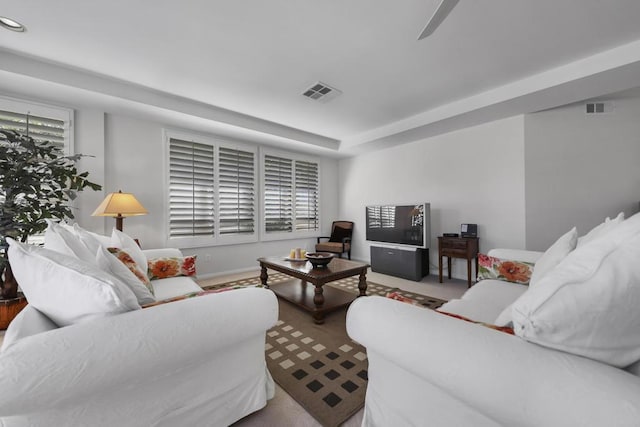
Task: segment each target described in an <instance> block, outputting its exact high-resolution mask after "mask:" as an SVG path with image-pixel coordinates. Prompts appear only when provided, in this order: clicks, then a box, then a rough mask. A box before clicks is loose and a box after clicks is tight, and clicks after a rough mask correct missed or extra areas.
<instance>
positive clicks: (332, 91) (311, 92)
mask: <svg viewBox="0 0 640 427" xmlns="http://www.w3.org/2000/svg"><path fill="white" fill-rule="evenodd" d="M341 94H342V92H341V91H340V90H338V89H336V88H335V87H331V86H329V85H327V84H325V83H322V82H317V83H315V84H314V85H313V86H311V87H310V88H308V89H307V90H305V91H304V92H302V96H306V97H307V98H309V99H314V100H316V101H320V102H328V101H331V100H332V99H333V98H335V97H336V96H339V95H341Z"/></svg>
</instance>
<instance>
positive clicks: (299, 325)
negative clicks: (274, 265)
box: [200, 271, 446, 427]
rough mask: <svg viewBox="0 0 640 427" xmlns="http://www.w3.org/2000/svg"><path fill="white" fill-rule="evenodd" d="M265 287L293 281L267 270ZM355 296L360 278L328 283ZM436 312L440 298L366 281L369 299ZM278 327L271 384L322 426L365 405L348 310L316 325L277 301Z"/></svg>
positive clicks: (270, 355)
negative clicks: (397, 299)
mask: <svg viewBox="0 0 640 427" xmlns="http://www.w3.org/2000/svg"><path fill="white" fill-rule="evenodd" d="M268 280H269V284H275V283H278V282H282V281H285V280H291V277H290V276H287V275H285V274H282V273H277V272H273V271H270V272H269V279H268ZM206 282H207V281H206V280H203V281H201V282H200V286H202V287H203V288H205V289H212V288H213V289H218V288H223V287H229V286H261V285H260V278H258V277H254V278H250V279H244V280H238V281H234V282H228V283H223V284H217V285H213V286H207V283H206ZM329 286H334V287H337V288H340V289H343V290H345V291H347V292H351V293H354V294H357V293H358V278H357V277H353V278H348V279H343V280H339V281H335V282H332V283H330V284H329ZM391 291H395V292H399V293H400V294H402V295H403V296H406V297H408V298H412V299H414V300H417V301H420V303H421V304H423V305H424V306H426V307H428V308H437V307H439V306H440V305H442V304H443V303H444V302H446V301H443V300H440V299H436V298H431V297H427V296H424V295H420V294H416V293H411V292H405V291H401V290H399V289H397V288H390V287H387V286H383V285H379V284H376V283H371V282H367V295H381V296H385V295H386V294H387V293H388V292H391ZM278 302H279V309H280V315H279V320H278V323H277V324H276V326H274V327H273V328H271V329H270V330H269V331H268V332H267V342H266V347H265V350H266V353H265V354H266V360H267V366H268V367H269V371H270V372H271V374H272V376H273V378H274V380H275V381H276V382H277V383H278V384H279V385H280V387H282V389H284V390H285V391H286V392H287V393H288V394H289V395H290V396H291V397H292V398H294V399H295V400H296V401H297V402H298V403H300V404H301V405H302V406H303V407H304V408H305V409H306V410H307V412H309V413H310V414H311V415H312V416H313V417H314V418H315V419H316V420H318V422H320V424H322V425H323V426H325V427H333V426H339V425H340V424H342V423H344V422H345V421H346V420H347V419H349V418H350V417H351V416H352V415H353V414H355V413H356V412H357V411H358V410H360V408H362V406H363V405H364V398H365V391H366V388H367V368H368V361H367V354H366V350H365V348H364V347H362V346H361V345H359V344H358V343H356V342H354V341H352V340H351V338H349V336H348V335H347V332H346V328H345V318H346V308H345V309H341V310H337V311H335V312H333V313H328V314H327V315H326V317H325V323H324V324H322V325H316V324H315V323H314V322H313V318H312V316H311V314H310V313H308V312H306V311H304V310H302V309H300V308H298V307H296V306H294V305H293V304H290V303H288V302H286V301H283V300H279V301H278Z"/></svg>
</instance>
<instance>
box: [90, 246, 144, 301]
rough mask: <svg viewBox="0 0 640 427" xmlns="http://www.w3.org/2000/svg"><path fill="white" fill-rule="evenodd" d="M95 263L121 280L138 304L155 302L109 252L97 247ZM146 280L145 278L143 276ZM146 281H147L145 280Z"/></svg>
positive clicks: (136, 279)
mask: <svg viewBox="0 0 640 427" xmlns="http://www.w3.org/2000/svg"><path fill="white" fill-rule="evenodd" d="M96 262H97V264H98V267H100V268H101V269H103V270H104V271H106V272H107V273H110V274H112V275H113V276H115V277H117V278H118V279H120V280H122V282H123V283H124V284H125V285H127V286H128V287H129V289H131V291H133V293H134V294H135V296H136V299H137V300H138V304H140V305H144V304H150V303H152V302H155V300H156V299H155V298H154V297H153V294H151V291H150V290H149V289H148V288H147V287H146V286H145V285H144V284H143V283H142V282H141V281H140V279H138V278H137V277H136V275H135V274H133V273H132V272H131V270H129V268H127V266H126V265H124V264H123V263H122V261H120V260H119V259H118V258H116V257H115V256H113V254H111V253H109V251H108V250H107V249H106V248H104V247H102V246H99V247H98V248H97V253H96ZM143 277H144V278H145V279H146V276H143ZM147 280H148V279H147Z"/></svg>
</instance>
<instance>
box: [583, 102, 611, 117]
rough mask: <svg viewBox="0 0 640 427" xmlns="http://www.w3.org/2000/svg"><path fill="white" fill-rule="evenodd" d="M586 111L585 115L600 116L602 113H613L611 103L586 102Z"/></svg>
mask: <svg viewBox="0 0 640 427" xmlns="http://www.w3.org/2000/svg"><path fill="white" fill-rule="evenodd" d="M585 105H586V107H587V109H586V113H587V114H602V113H612V112H613V103H612V102H588V103H587V104H585Z"/></svg>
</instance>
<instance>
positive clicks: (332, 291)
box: [258, 257, 369, 324]
mask: <svg viewBox="0 0 640 427" xmlns="http://www.w3.org/2000/svg"><path fill="white" fill-rule="evenodd" d="M258 262H259V263H260V268H261V269H262V271H261V273H260V280H261V281H262V284H263V285H264V287H266V288H269V289H271V290H273V292H274V293H275V294H276V295H278V296H279V297H280V298H282V299H284V300H287V301H289V302H291V303H293V304H295V305H297V306H298V307H300V308H302V309H304V310H307V311H310V312H311V313H312V315H313V320H314V322H315V323H318V324H321V323H324V315H325V313H328V312H330V311H333V310H337V309H338V308H340V307H344V306H346V305H349V304H351V302H352V301H353V300H354V299H356V298H357V297H359V296H365V295H366V294H367V280H366V279H367V269H368V268H369V264H365V263H362V262H356V261H348V260H346V259H342V258H335V259H333V260H331V262H330V263H329V264H328V265H327V266H326V267H320V268H313V266H312V265H311V263H310V262H308V261H286V260H285V259H284V258H282V257H268V258H258ZM269 268H270V269H272V270H276V271H279V272H281V273H284V274H286V275H288V276H291V277H293V279H292V280H288V281H285V282H279V283H275V284H273V285H269V284H268V283H267V280H268V275H267V269H269ZM356 275H357V276H358V277H359V279H358V289H359V290H360V293H359V295H354V294H352V293H350V292H346V291H343V290H341V289H337V288H334V287H331V286H327V287H324V285H325V284H327V283H329V282H333V281H335V280H340V279H346V278H347V277H351V276H356Z"/></svg>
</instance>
